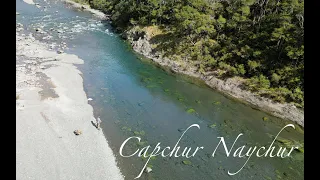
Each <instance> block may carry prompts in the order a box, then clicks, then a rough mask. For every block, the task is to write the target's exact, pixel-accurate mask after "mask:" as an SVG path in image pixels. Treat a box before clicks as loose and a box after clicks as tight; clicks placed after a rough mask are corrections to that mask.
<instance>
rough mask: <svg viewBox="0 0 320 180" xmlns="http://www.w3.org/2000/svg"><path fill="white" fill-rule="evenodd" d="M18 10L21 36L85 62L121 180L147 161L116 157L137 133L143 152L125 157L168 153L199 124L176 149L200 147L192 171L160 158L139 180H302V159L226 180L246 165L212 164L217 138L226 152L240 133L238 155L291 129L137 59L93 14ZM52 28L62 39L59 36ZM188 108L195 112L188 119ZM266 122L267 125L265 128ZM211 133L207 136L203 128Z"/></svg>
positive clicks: (255, 161)
mask: <svg viewBox="0 0 320 180" xmlns="http://www.w3.org/2000/svg"><path fill="white" fill-rule="evenodd" d="M16 2H17V11H18V12H19V13H20V14H21V15H20V16H17V22H20V23H22V24H24V25H25V27H27V30H26V32H25V33H26V34H27V33H28V32H34V28H36V27H41V28H42V29H43V30H45V31H47V32H48V33H49V34H50V35H51V36H52V39H44V40H43V39H42V38H43V37H45V36H47V35H45V34H39V33H36V38H37V39H39V40H41V41H45V42H48V43H49V44H52V43H55V44H56V45H59V44H60V43H61V42H65V43H66V44H67V46H68V48H69V49H67V50H65V51H66V52H67V53H73V54H76V55H78V56H79V57H80V58H82V59H83V60H84V61H85V63H84V64H83V65H79V66H78V67H79V69H80V70H81V71H82V73H83V78H84V88H85V91H86V93H87V96H88V98H89V97H90V98H92V99H93V101H90V104H92V106H93V108H94V113H95V116H100V117H101V119H102V121H103V124H102V128H103V131H104V133H105V135H106V137H107V139H108V141H109V144H110V146H111V147H112V149H113V151H114V154H115V155H116V157H117V161H118V165H119V167H120V168H121V171H122V173H123V174H124V175H125V176H126V179H133V178H135V177H136V176H137V175H138V174H139V173H140V170H141V169H142V167H143V165H144V161H143V159H142V158H139V157H137V156H134V157H131V158H123V157H121V156H120V155H119V148H120V146H121V144H122V142H123V141H124V140H125V139H127V138H128V137H130V136H134V135H135V131H136V133H137V132H141V131H143V132H144V133H143V132H142V133H141V134H143V135H137V136H140V137H141V138H142V141H143V142H145V144H143V145H141V144H140V145H139V144H138V143H137V141H135V140H133V141H131V142H132V143H129V144H128V145H127V146H126V152H128V153H129V152H134V151H135V150H136V149H138V148H142V147H144V146H147V145H151V146H152V148H151V150H153V148H154V147H155V145H156V144H157V143H158V142H161V145H160V146H161V147H162V148H164V147H166V146H171V147H173V146H174V145H175V143H176V142H177V140H178V139H179V137H180V136H181V134H182V131H183V129H186V128H187V127H188V126H190V125H191V124H199V125H200V130H199V129H196V128H192V129H190V130H189V131H188V132H187V133H186V134H185V136H184V138H183V139H182V140H181V141H180V146H181V148H184V147H185V146H188V147H192V151H193V150H194V149H195V148H196V147H197V146H204V149H203V150H201V151H199V152H198V153H197V154H196V156H195V157H191V158H189V159H188V160H190V161H191V165H185V164H183V163H182V161H184V160H187V159H186V158H183V157H179V158H173V157H172V158H169V157H166V158H162V157H160V156H158V157H157V158H156V159H155V160H151V161H150V162H149V164H151V165H152V166H153V167H152V169H153V171H152V173H150V174H146V173H144V174H143V176H142V177H141V178H140V179H161V180H162V179H164V180H167V179H169V180H172V179H174V180H178V179H183V180H189V179H190V180H195V179H242V180H246V179H255V180H256V179H268V178H271V179H280V178H281V179H303V176H304V158H303V154H302V153H298V152H296V151H294V152H293V153H292V157H293V158H285V159H280V158H270V157H269V158H257V157H256V156H252V157H251V159H250V160H249V162H248V163H247V165H246V166H245V167H244V168H243V169H242V170H241V171H240V172H239V173H238V174H237V175H235V176H229V175H228V173H227V172H228V170H230V171H231V172H235V171H237V170H238V169H240V168H241V166H242V165H243V164H244V162H245V161H246V159H239V158H232V157H226V155H225V152H224V151H223V148H222V146H221V147H219V149H218V150H217V153H216V156H215V157H211V154H212V152H213V151H214V149H215V148H216V146H217V145H218V142H219V139H218V138H217V137H221V136H223V137H224V138H225V141H226V143H227V145H228V147H230V146H231V145H232V143H233V141H234V140H235V138H236V137H237V136H238V134H239V133H243V134H244V135H243V136H241V137H240V138H239V140H238V141H237V143H236V144H235V148H238V147H240V146H243V145H246V146H255V145H257V146H268V145H269V144H270V143H271V141H272V140H273V139H272V138H271V137H270V136H268V134H272V135H276V134H277V133H278V132H279V131H280V129H281V128H282V127H284V126H285V125H286V124H288V123H291V122H288V121H283V120H280V119H278V118H275V117H272V116H269V115H267V114H266V113H263V112H261V111H257V110H254V109H252V108H250V107H249V106H246V105H244V104H242V103H239V102H237V101H235V100H232V99H229V98H227V97H225V96H223V95H222V94H220V93H218V92H216V91H214V90H212V89H210V88H208V87H206V86H204V85H203V84H202V83H201V82H198V81H195V80H193V79H190V78H187V77H185V76H182V75H174V74H171V73H170V72H167V71H165V70H162V69H160V68H158V67H156V66H155V65H154V64H152V63H151V62H150V61H149V60H145V59H140V57H139V56H138V55H136V54H135V53H133V52H132V50H131V49H130V48H129V46H128V45H127V44H126V43H125V42H124V41H123V40H121V38H119V36H118V35H117V34H115V33H113V32H112V28H111V26H110V25H109V23H108V22H100V21H99V20H97V19H95V18H93V17H92V15H91V14H90V13H87V12H80V11H76V10H72V9H67V8H65V7H64V5H63V4H62V3H60V2H59V3H57V4H55V3H54V2H55V1H52V0H51V1H49V0H47V2H49V3H50V4H49V5H48V4H46V3H45V2H42V1H39V3H40V5H41V6H42V8H40V9H38V8H36V7H35V6H32V5H27V4H25V3H24V2H23V1H22V0H17V1H16ZM36 2H37V1H36ZM43 6H48V8H47V11H43ZM56 11H58V12H56ZM50 28H53V29H54V30H57V29H60V30H62V31H64V32H63V33H57V32H56V31H51V30H50ZM190 108H192V109H194V110H195V112H194V113H188V112H187V111H188V110H189V109H190ZM263 117H268V120H267V121H263V120H262V118H263ZM213 124H214V125H213ZM210 125H213V126H212V128H211V127H208V126H210ZM280 136H281V137H283V138H288V139H292V140H297V141H302V142H303V138H304V135H303V133H300V132H298V131H296V130H292V129H290V128H288V131H286V130H284V131H283V132H282V133H281V135H280ZM276 147H278V144H276ZM277 149H278V148H276V150H277ZM245 150H247V149H245ZM233 152H234V151H233ZM244 152H245V151H244Z"/></svg>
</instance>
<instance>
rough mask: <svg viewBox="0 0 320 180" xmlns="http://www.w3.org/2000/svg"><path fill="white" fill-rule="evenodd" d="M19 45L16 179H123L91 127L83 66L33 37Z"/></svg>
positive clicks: (99, 133) (20, 38)
mask: <svg viewBox="0 0 320 180" xmlns="http://www.w3.org/2000/svg"><path fill="white" fill-rule="evenodd" d="M16 39H17V40H16V43H17V45H16V48H17V50H16V58H17V61H16V64H17V65H16V78H17V81H16V91H17V95H18V96H17V98H16V99H17V100H16V122H17V123H16V178H17V179H39V180H40V179H46V180H51V179H52V180H57V179H59V180H64V179H65V180H67V179H68V180H70V179H75V180H81V179H90V180H101V179H108V180H121V179H123V176H122V175H121V172H120V170H119V168H118V167H117V165H116V159H115V156H114V154H113V152H112V150H111V148H110V147H109V145H108V143H107V141H106V139H105V137H104V135H103V132H102V131H98V130H97V129H96V128H95V127H94V126H93V125H92V123H91V121H93V122H95V118H94V117H93V109H92V106H90V105H89V104H88V101H87V97H86V94H85V92H84V90H83V79H82V77H81V75H80V74H81V72H80V71H79V70H78V69H77V68H76V67H75V66H74V65H73V64H81V63H83V60H81V59H79V58H78V57H77V56H75V55H69V54H57V53H56V52H53V51H49V50H47V45H45V44H41V43H40V42H38V41H35V40H34V38H33V37H32V36H23V35H20V34H19V33H17V34H16ZM50 88H51V89H50ZM50 90H51V91H52V92H51V93H50ZM44 92H47V93H44ZM76 129H79V130H81V131H82V134H81V135H79V136H76V135H74V134H73V131H74V130H76Z"/></svg>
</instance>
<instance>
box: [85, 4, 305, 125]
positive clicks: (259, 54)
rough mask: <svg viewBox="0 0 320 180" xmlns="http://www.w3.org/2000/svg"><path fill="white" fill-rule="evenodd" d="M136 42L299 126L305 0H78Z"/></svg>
mask: <svg viewBox="0 0 320 180" xmlns="http://www.w3.org/2000/svg"><path fill="white" fill-rule="evenodd" d="M81 2H86V3H88V4H89V5H90V6H91V7H92V8H94V9H98V10H100V11H102V12H104V13H105V14H108V15H110V20H111V21H112V25H114V27H115V29H116V30H117V31H118V32H119V33H122V37H123V38H125V39H127V40H128V41H129V42H130V43H131V45H132V47H133V49H134V50H135V51H137V52H138V53H141V54H143V55H144V56H146V57H148V58H150V59H152V60H153V61H155V62H157V63H158V64H160V65H164V66H169V67H170V68H171V69H172V70H173V71H174V72H179V73H183V74H187V75H190V76H194V77H199V78H201V79H202V80H204V81H205V82H206V84H208V85H209V86H210V87H212V88H215V89H217V90H219V91H221V92H223V93H225V94H227V95H230V96H232V97H235V98H237V99H240V100H242V101H244V102H247V103H249V104H250V105H252V106H254V107H255V108H258V109H260V110H263V111H266V112H269V113H270V114H272V115H274V116H277V117H280V118H283V119H289V120H292V121H295V122H297V123H298V124H300V125H301V126H304V10H303V9H304V1H303V0H285V1H281V2H280V1H277V0H267V1H264V0H231V1H217V0H196V1H195V0H167V1H160V0H144V1H133V0H82V1H81Z"/></svg>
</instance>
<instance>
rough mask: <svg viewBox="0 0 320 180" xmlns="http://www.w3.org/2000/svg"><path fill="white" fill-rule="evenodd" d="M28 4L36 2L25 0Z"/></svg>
mask: <svg viewBox="0 0 320 180" xmlns="http://www.w3.org/2000/svg"><path fill="white" fill-rule="evenodd" d="M23 1H24V2H25V3H27V4H34V2H33V0H23Z"/></svg>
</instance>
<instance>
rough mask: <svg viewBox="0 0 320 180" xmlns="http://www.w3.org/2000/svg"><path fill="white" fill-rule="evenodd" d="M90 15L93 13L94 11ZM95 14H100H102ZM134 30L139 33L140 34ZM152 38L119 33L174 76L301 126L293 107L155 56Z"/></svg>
mask: <svg viewBox="0 0 320 180" xmlns="http://www.w3.org/2000/svg"><path fill="white" fill-rule="evenodd" d="M63 1H65V2H67V3H68V4H71V5H72V6H73V7H75V8H81V6H82V5H80V4H79V3H75V2H72V1H70V0H63ZM85 9H86V10H88V11H89V9H91V8H90V7H88V6H86V8H85ZM91 12H92V13H94V12H96V11H94V12H93V11H91ZM98 12H99V11H98ZM98 14H101V12H99V13H98ZM137 30H139V32H138V31H137ZM151 36H152V35H150V34H148V32H147V31H145V32H144V33H141V31H140V29H139V28H136V27H134V28H131V29H129V30H127V31H126V32H124V33H123V34H122V37H123V38H124V39H126V40H127V41H128V42H129V43H130V44H131V46H132V48H133V50H134V51H135V52H137V53H139V54H141V55H143V56H145V57H147V58H149V59H150V60H152V61H154V62H155V63H157V64H158V65H160V66H165V67H169V68H170V69H171V70H172V71H173V72H175V73H181V74H185V75H188V76H191V77H195V78H198V79H201V80H203V81H204V82H205V83H206V84H207V85H208V86H209V87H211V88H213V89H216V90H218V91H220V92H221V93H223V94H225V95H227V96H229V97H232V98H235V99H237V100H240V101H241V102H243V103H246V104H247V105H249V106H251V107H253V108H255V109H259V110H261V111H264V112H267V113H269V114H271V115H273V116H275V117H279V118H282V119H286V120H290V121H293V122H296V123H298V124H299V125H301V126H302V127H304V111H303V110H301V109H298V108H297V107H296V106H294V105H293V104H289V103H284V104H282V103H277V102H273V101H272V100H270V99H268V98H265V97H261V96H260V95H258V94H257V93H254V92H251V91H248V90H245V89H244V88H242V86H243V85H242V82H241V79H239V78H229V79H226V80H222V79H218V78H217V77H215V76H214V74H213V73H206V74H201V73H200V72H199V71H198V70H197V69H198V68H197V67H196V66H195V65H194V64H190V63H188V64H187V63H186V62H177V61H173V60H170V59H168V58H166V57H162V54H160V53H159V52H156V53H155V52H154V51H153V48H152V43H151V42H150V37H151Z"/></svg>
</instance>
